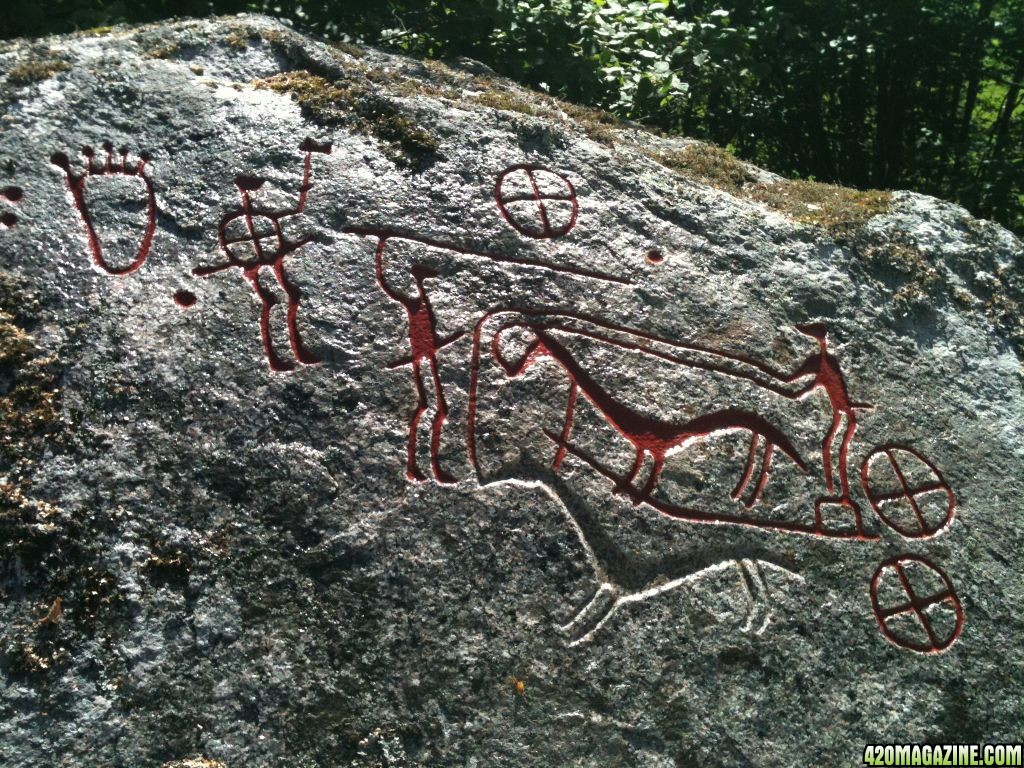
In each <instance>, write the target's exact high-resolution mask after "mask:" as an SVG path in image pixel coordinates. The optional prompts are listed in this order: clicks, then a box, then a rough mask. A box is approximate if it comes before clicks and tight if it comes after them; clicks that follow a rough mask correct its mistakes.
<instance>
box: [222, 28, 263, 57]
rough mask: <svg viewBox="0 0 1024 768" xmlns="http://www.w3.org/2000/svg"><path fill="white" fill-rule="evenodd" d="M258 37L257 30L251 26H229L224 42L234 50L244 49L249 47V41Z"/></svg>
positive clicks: (259, 36)
mask: <svg viewBox="0 0 1024 768" xmlns="http://www.w3.org/2000/svg"><path fill="white" fill-rule="evenodd" d="M260 38H261V35H260V33H259V31H258V30H256V29H253V28H252V27H231V28H230V29H229V30H228V34H227V36H226V37H225V38H224V42H225V43H227V44H228V46H230V47H231V48H234V49H235V50H236V51H245V50H248V49H249V43H250V41H252V40H259V39H260Z"/></svg>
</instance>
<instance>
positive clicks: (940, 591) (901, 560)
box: [871, 555, 964, 653]
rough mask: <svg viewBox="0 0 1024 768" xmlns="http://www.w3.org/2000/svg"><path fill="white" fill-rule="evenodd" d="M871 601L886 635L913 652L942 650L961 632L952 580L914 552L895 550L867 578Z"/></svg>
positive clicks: (960, 609)
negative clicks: (913, 553)
mask: <svg viewBox="0 0 1024 768" xmlns="http://www.w3.org/2000/svg"><path fill="white" fill-rule="evenodd" d="M871 607H872V608H873V609H874V612H875V619H876V620H877V621H878V627H879V629H881V630H882V634H883V635H885V637H886V639H887V640H889V642H891V643H893V644H894V645H898V646H899V647H900V648H906V649H908V650H911V651H916V652H917V653H941V652H942V651H945V650H946V649H947V648H949V647H950V646H951V645H953V643H955V642H956V640H957V638H958V637H960V632H962V631H963V628H964V609H963V606H962V605H961V604H960V598H959V597H957V594H956V591H955V590H954V589H953V582H951V581H950V580H949V577H948V576H947V575H946V574H945V573H943V572H942V571H941V570H939V568H938V567H937V566H935V565H932V564H931V563H929V562H928V561H927V560H925V559H924V558H923V557H918V556H917V555H897V556H896V557H892V558H890V559H888V560H886V561H885V562H884V563H882V564H881V565H880V566H878V570H877V571H875V575H874V576H873V577H872V579H871Z"/></svg>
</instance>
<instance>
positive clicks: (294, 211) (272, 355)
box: [175, 138, 331, 371]
mask: <svg viewBox="0 0 1024 768" xmlns="http://www.w3.org/2000/svg"><path fill="white" fill-rule="evenodd" d="M299 150H301V151H303V152H305V153H306V156H305V159H304V161H303V172H302V184H301V186H300V187H299V198H298V201H297V202H296V205H295V207H294V208H285V209H277V208H265V207H263V206H258V205H253V202H252V197H251V193H253V192H256V191H258V190H259V189H261V188H262V187H263V184H264V183H265V182H266V179H263V178H261V177H259V176H247V175H240V176H237V177H235V186H236V187H237V188H238V193H239V195H240V197H241V206H240V207H239V208H238V209H236V210H233V211H228V212H227V213H225V214H224V215H223V216H222V217H221V220H220V224H219V225H218V228H217V240H218V243H219V245H220V249H221V251H222V252H223V253H224V255H225V257H226V258H227V261H225V262H223V263H221V264H214V265H210V266H203V267H196V268H195V269H193V270H192V274H193V275H195V276H196V277H202V278H205V277H209V276H211V275H214V274H216V273H218V272H223V271H224V270H227V269H232V268H236V267H237V268H239V269H241V270H242V275H243V277H244V278H245V280H246V281H247V282H248V283H249V285H250V287H251V288H252V290H253V292H254V293H255V294H256V296H257V297H258V298H259V300H260V306H261V308H260V337H261V339H262V341H263V352H264V354H265V355H266V357H267V361H268V363H269V365H270V369H271V370H273V371H291V370H294V369H295V365H294V364H292V363H291V362H287V361H285V360H283V359H282V358H281V357H280V356H279V355H278V354H277V351H276V350H275V349H274V342H273V338H272V336H271V332H270V312H271V309H272V308H273V307H274V306H275V305H276V304H278V300H277V297H275V296H274V294H273V293H271V292H270V291H269V290H268V289H266V288H265V287H264V286H263V284H262V283H261V282H260V279H259V277H260V272H261V270H262V269H263V268H264V267H267V268H269V269H270V270H271V272H272V273H273V275H274V278H275V280H276V281H277V284H278V285H279V286H280V287H281V289H282V290H283V291H284V293H285V295H286V297H287V309H286V315H285V322H286V325H287V329H288V344H289V347H290V349H291V353H292V356H293V357H294V358H295V360H296V362H298V363H301V364H303V365H315V364H317V363H319V362H320V358H318V357H317V356H316V355H314V354H313V353H312V352H310V351H309V350H308V349H307V348H306V346H305V344H304V343H303V341H302V336H301V334H300V333H299V326H298V314H299V305H300V303H301V301H302V289H301V288H299V286H297V285H296V284H295V283H293V282H292V281H291V279H290V278H289V277H288V274H287V272H286V271H285V268H284V258H285V256H287V255H288V254H290V253H294V252H295V251H297V250H298V249H299V248H301V247H302V246H304V245H306V244H307V243H310V242H312V240H313V237H312V236H307V237H300V238H299V239H298V240H289V239H288V238H287V237H285V234H284V228H283V227H282V226H281V220H282V219H285V218H288V217H290V216H297V215H299V214H301V213H303V212H304V211H305V210H306V200H307V198H308V196H309V190H310V189H312V187H313V182H312V174H313V159H312V158H313V153H314V152H316V153H320V154H330V153H331V143H330V142H324V143H319V142H316V141H313V139H311V138H307V139H305V140H304V141H303V142H302V143H301V144H300V145H299ZM257 218H264V219H267V220H269V221H270V223H271V227H272V231H271V232H265V233H258V232H257V228H256V219H257ZM240 219H241V220H242V221H243V222H244V223H245V228H246V232H247V234H246V236H244V237H234V238H232V237H229V236H228V226H229V225H230V224H231V223H232V222H234V221H238V220H240ZM270 238H274V239H275V241H276V244H277V247H276V248H274V249H272V250H267V249H264V247H263V243H262V241H263V240H266V239H270ZM240 243H251V244H252V249H253V258H251V259H241V258H239V257H238V256H236V255H235V253H234V252H233V251H232V249H231V247H230V246H232V245H238V244H240ZM175 300H176V301H177V297H176V299H175ZM193 303H194V302H193ZM178 304H179V306H183V307H187V306H191V305H190V304H187V303H184V304H183V303H182V302H180V301H179V302H178Z"/></svg>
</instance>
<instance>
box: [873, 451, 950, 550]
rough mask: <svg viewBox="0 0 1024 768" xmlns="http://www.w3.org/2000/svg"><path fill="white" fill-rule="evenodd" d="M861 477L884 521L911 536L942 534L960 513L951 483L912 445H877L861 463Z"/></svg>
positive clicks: (920, 536) (926, 536)
mask: <svg viewBox="0 0 1024 768" xmlns="http://www.w3.org/2000/svg"><path fill="white" fill-rule="evenodd" d="M860 480H861V485H862V486H863V487H864V494H865V496H867V498H868V501H870V502H871V508H872V509H874V510H875V513H876V514H877V515H878V516H879V518H881V520H882V522H884V523H885V524H886V525H888V526H889V527H890V528H892V529H893V530H894V531H896V532H897V533H899V534H900V535H902V536H904V537H906V538H908V539H927V538H930V537H931V536H935V535H937V534H939V533H941V532H942V531H944V530H945V529H946V528H948V527H949V524H950V523H951V522H952V521H953V516H954V515H955V514H956V497H955V496H954V495H953V490H952V489H951V488H950V487H949V483H947V482H946V480H945V478H944V477H943V476H942V473H941V472H939V470H938V468H937V467H936V466H935V465H934V464H932V463H931V462H930V461H928V459H926V458H925V457H924V456H922V455H921V454H920V453H918V452H917V451H915V450H913V449H912V448H906V447H903V446H898V445H883V446H881V447H880V448H876V449H875V450H873V451H872V452H871V453H870V454H868V456H867V458H865V459H864V463H863V464H861V468H860Z"/></svg>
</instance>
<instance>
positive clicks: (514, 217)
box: [494, 165, 580, 240]
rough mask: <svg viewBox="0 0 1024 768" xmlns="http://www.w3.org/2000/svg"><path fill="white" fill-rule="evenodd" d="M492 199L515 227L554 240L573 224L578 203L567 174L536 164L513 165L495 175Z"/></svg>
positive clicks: (521, 231) (537, 236) (524, 232)
mask: <svg viewBox="0 0 1024 768" xmlns="http://www.w3.org/2000/svg"><path fill="white" fill-rule="evenodd" d="M494 200H495V202H497V204H498V210H499V211H501V215H502V216H504V217H505V221H507V222H508V223H509V224H511V225H512V227H513V228H515V229H516V231H518V232H520V233H522V234H524V235H526V236H527V237H533V238H537V239H542V240H543V239H547V240H553V239H554V238H556V237H562V236H563V235H567V234H569V232H571V231H572V229H573V227H575V226H576V218H577V216H579V212H580V205H579V201H578V200H577V199H576V188H575V187H573V185H572V182H571V181H569V179H568V177H566V176H564V175H563V174H561V173H557V172H555V171H552V170H549V169H548V168H544V167H543V166H539V165H513V166H512V167H511V168H506V169H505V170H504V171H503V172H502V174H501V175H500V176H499V177H498V183H497V184H496V185H495V187H494Z"/></svg>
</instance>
